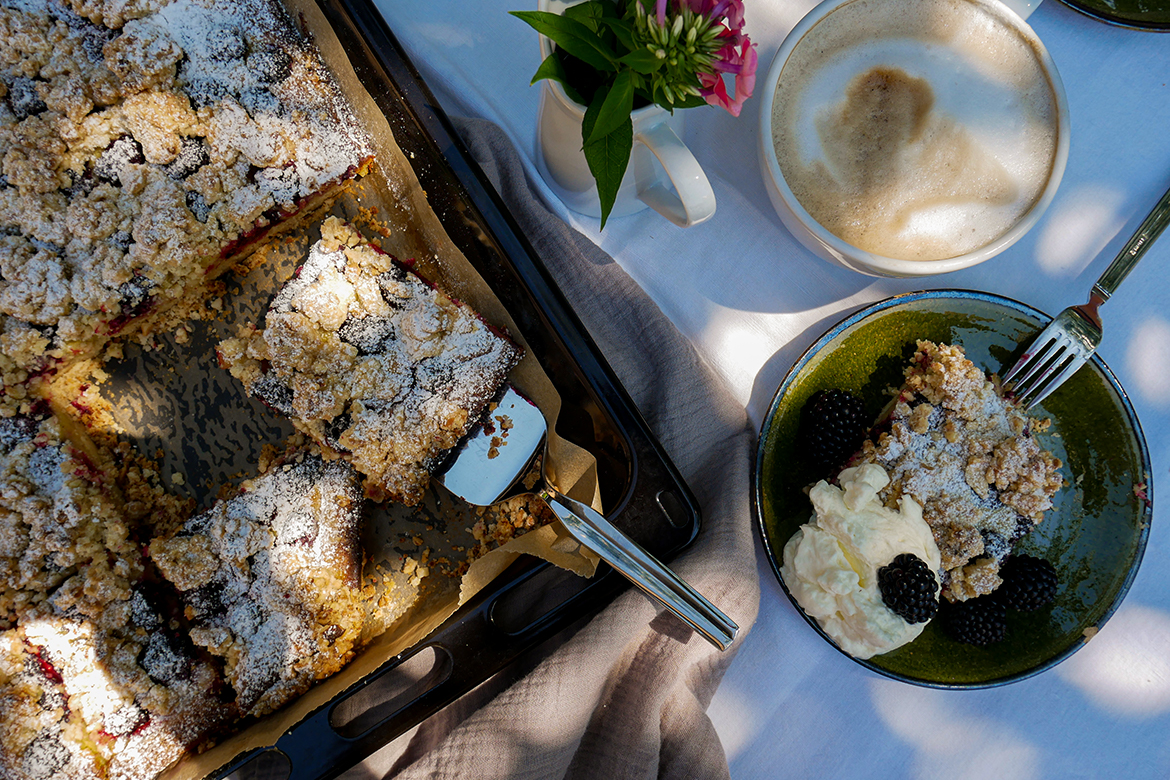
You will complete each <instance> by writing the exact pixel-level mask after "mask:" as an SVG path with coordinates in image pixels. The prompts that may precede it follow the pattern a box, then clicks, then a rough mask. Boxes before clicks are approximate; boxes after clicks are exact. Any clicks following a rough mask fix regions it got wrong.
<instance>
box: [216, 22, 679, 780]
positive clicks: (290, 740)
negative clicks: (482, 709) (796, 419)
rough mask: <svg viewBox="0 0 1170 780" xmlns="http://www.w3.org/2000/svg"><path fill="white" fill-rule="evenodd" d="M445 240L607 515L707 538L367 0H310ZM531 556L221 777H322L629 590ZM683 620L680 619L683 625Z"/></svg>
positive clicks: (668, 542) (663, 545) (660, 539)
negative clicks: (512, 337) (484, 286)
mask: <svg viewBox="0 0 1170 780" xmlns="http://www.w3.org/2000/svg"><path fill="white" fill-rule="evenodd" d="M317 3H318V5H319V6H320V8H321V10H322V11H323V12H324V15H325V17H326V19H327V20H328V21H329V23H330V25H331V26H332V28H333V30H334V32H335V33H336V34H337V37H338V38H339V40H340V41H341V42H342V45H343V47H344V48H345V50H346V54H347V55H348V57H349V59H350V62H351V64H352V65H353V68H354V70H355V72H356V73H357V75H358V78H359V79H360V80H361V82H362V83H363V85H364V86H365V88H366V89H367V91H368V92H369V93H370V94H371V95H372V96H373V98H374V100H375V102H376V103H377V105H378V107H379V108H380V109H381V110H382V112H383V113H384V114H385V116H386V118H387V120H388V122H389V124H390V127H391V130H392V131H393V133H394V137H395V140H396V141H397V143H398V145H399V146H400V147H401V148H402V150H403V152H404V153H405V155H406V157H407V159H408V160H409V162H410V164H411V166H412V168H413V169H414V172H415V175H416V176H417V177H418V180H419V182H420V184H421V185H422V188H423V190H424V191H425V192H426V193H427V196H428V200H429V201H430V204H431V207H432V208H433V209H434V211H435V213H436V214H437V215H438V218H439V220H440V222H441V223H442V225H443V227H444V228H445V230H446V231H447V233H448V235H449V236H450V237H451V239H452V241H453V242H454V243H455V244H456V246H458V247H459V248H460V250H461V251H462V252H463V253H464V254H465V255H466V256H467V258H468V260H469V261H470V262H471V264H472V265H473V266H474V267H475V269H476V270H477V271H478V272H479V273H480V274H481V275H482V276H483V278H484V280H485V281H486V282H487V283H488V285H489V286H490V287H491V288H492V290H493V291H494V292H495V293H496V295H497V296H498V297H499V298H500V300H501V301H502V302H503V304H504V305H505V306H506V307H507V309H508V311H509V313H510V314H511V315H512V318H513V320H514V322H515V323H516V326H517V327H518V329H519V330H520V331H521V333H522V335H523V337H524V339H525V340H526V341H527V343H528V345H529V346H530V348H531V349H532V352H533V353H534V355H535V356H536V357H537V358H538V359H539V361H540V363H541V365H542V366H543V367H544V369H545V372H546V373H547V374H548V376H549V378H550V379H551V380H552V382H553V384H554V385H555V386H556V389H557V390H558V392H559V393H560V396H561V399H562V402H563V403H562V409H561V412H560V416H559V419H558V422H557V432H558V433H559V434H560V435H561V436H562V437H564V438H566V439H568V440H570V441H572V442H573V443H575V444H577V445H579V446H581V447H583V448H585V449H587V450H588V451H589V452H590V453H592V454H593V456H594V457H595V458H596V459H597V464H598V481H599V485H600V490H601V498H602V502H603V505H604V506H605V507H606V510H607V517H608V518H609V519H610V520H611V521H612V522H613V523H614V524H615V525H617V526H618V527H620V528H621V529H622V530H623V531H625V532H626V533H627V534H628V535H629V536H630V537H631V538H633V539H634V540H635V541H637V542H638V543H639V544H641V545H642V546H643V547H644V548H646V549H647V550H648V551H650V552H651V553H652V554H654V555H655V556H656V557H658V558H659V559H661V560H670V559H671V558H672V557H673V556H674V555H676V554H677V553H678V552H679V551H680V550H681V549H683V548H684V547H686V546H687V545H688V544H690V542H691V541H693V540H694V538H695V536H696V535H697V534H698V531H699V524H700V515H699V509H698V506H697V504H696V502H695V500H694V497H693V495H692V494H691V492H690V490H689V488H688V487H687V485H686V483H685V482H684V481H683V479H682V477H681V475H679V473H678V472H677V470H676V469H675V467H674V466H673V465H672V464H671V462H670V459H669V458H668V456H667V455H666V453H665V452H664V451H663V449H662V447H661V445H660V444H659V443H658V441H657V439H656V438H655V437H654V435H653V433H652V432H651V431H650V429H649V427H648V426H647V424H646V422H645V421H644V419H643V418H642V416H641V415H640V414H639V412H638V410H637V408H636V407H635V405H634V404H633V402H632V401H631V399H630V397H629V396H628V394H627V393H626V392H625V390H624V389H623V388H622V386H621V384H620V382H619V381H618V379H617V377H616V375H615V374H614V372H613V370H612V369H611V368H610V366H609V365H608V364H607V363H606V361H605V359H604V357H603V356H602V355H601V353H600V351H599V350H598V348H597V346H596V344H595V343H594V342H593V340H592V339H591V338H590V337H589V335H588V333H587V332H586V330H585V328H584V326H583V325H582V323H581V322H580V320H579V319H578V318H577V316H576V315H575V314H574V313H573V311H572V308H571V307H570V306H569V304H568V303H567V301H566V300H565V298H564V296H563V294H562V293H561V291H560V290H559V289H558V287H557V285H556V283H555V282H554V281H553V279H552V278H551V277H550V275H549V273H548V271H547V270H546V269H545V267H544V265H543V264H542V263H541V261H540V258H539V257H538V256H537V255H536V253H535V251H534V250H533V248H532V246H531V245H530V244H529V242H528V241H527V240H526V239H525V237H524V235H523V234H522V232H521V231H520V229H519V228H518V227H517V225H516V222H515V221H514V219H513V218H512V216H511V215H510V214H509V212H508V209H507V207H506V206H505V205H504V204H503V202H502V201H501V199H500V197H499V195H498V194H497V193H496V191H495V190H494V188H493V187H492V185H491V184H490V182H489V181H488V179H487V177H486V176H485V175H484V173H483V171H482V170H481V169H480V168H479V166H478V165H477V164H476V163H475V162H474V160H473V159H472V158H471V155H470V154H469V153H468V151H467V149H466V147H465V146H464V144H463V143H462V142H461V141H460V140H459V137H458V135H457V133H456V132H455V131H454V129H453V127H452V125H451V123H450V121H449V119H448V118H447V116H446V115H445V114H444V112H443V110H442V108H441V107H440V106H439V105H438V103H437V101H436V100H435V98H434V96H433V95H432V94H431V92H430V90H429V89H428V88H427V86H426V84H425V83H424V82H423V80H422V78H421V76H420V75H419V73H418V71H417V70H416V69H415V67H414V66H413V65H412V64H411V63H410V61H409V59H408V58H407V56H406V54H405V52H404V51H403V49H402V47H401V46H400V45H399V43H398V41H397V40H396V39H395V37H394V35H393V33H392V32H391V31H390V29H389V28H388V27H387V26H386V24H385V21H384V20H383V18H382V16H381V14H380V13H379V12H378V11H377V9H376V8H375V7H374V6H373V5H372V4H371V3H370V2H368V0H317ZM627 586H628V583H627V582H626V580H625V579H624V578H623V577H621V576H620V575H618V574H617V573H616V572H614V571H612V570H611V569H609V568H608V567H606V566H605V565H604V564H603V565H602V567H601V568H600V569H599V571H598V574H597V575H596V576H595V577H593V578H592V579H589V580H585V579H582V578H580V577H577V576H576V575H573V574H571V573H569V572H566V571H563V570H561V569H558V568H556V567H553V566H551V565H550V564H547V563H544V562H540V561H536V560H535V559H531V558H528V557H522V558H521V559H520V560H518V561H517V562H516V563H515V564H513V565H512V566H511V567H510V568H509V569H508V570H506V571H505V572H504V573H503V574H502V575H501V576H499V577H498V578H497V579H496V580H494V581H493V582H492V583H491V584H490V585H489V586H488V587H487V588H485V589H484V590H483V591H481V592H480V593H479V594H478V595H477V596H475V597H474V598H473V599H471V600H470V601H469V602H468V603H466V604H465V605H463V607H461V608H460V609H459V610H458V611H457V612H456V613H455V614H454V615H452V616H451V617H450V618H449V619H448V620H447V621H446V622H444V623H443V625H441V626H440V627H439V628H438V629H437V630H436V631H435V632H434V633H433V634H432V635H430V636H429V637H428V638H427V639H426V640H424V641H423V642H421V643H420V644H418V645H416V646H415V647H413V648H411V649H409V650H407V651H406V652H404V653H402V654H400V655H398V656H396V657H394V658H392V659H390V660H389V661H387V662H386V663H385V664H383V665H382V666H381V667H380V668H379V669H378V670H376V671H375V672H374V673H372V674H370V675H368V676H366V677H365V678H363V679H362V680H361V681H359V682H358V683H356V684H355V685H353V686H351V687H350V688H349V689H347V690H346V691H344V692H343V693H342V694H340V695H339V696H337V697H336V698H335V699H334V700H333V701H331V702H329V703H328V704H327V705H325V706H323V707H321V708H320V709H318V710H317V711H315V712H313V713H312V714H310V715H309V716H308V717H307V718H305V719H304V720H303V721H301V722H300V723H299V724H298V725H296V726H295V727H293V728H292V729H290V730H289V731H288V732H286V733H285V734H284V735H283V736H282V737H281V738H280V739H279V740H278V741H277V743H276V744H275V745H274V746H272V747H270V748H266V749H262V750H258V751H251V752H249V753H246V754H243V755H241V756H239V757H237V759H236V760H234V761H233V762H232V763H231V764H229V765H228V766H225V767H223V768H222V769H221V770H220V771H219V772H217V773H216V775H215V776H216V777H227V776H232V777H235V778H240V779H241V780H243V779H244V778H259V777H263V778H278V777H292V778H298V779H300V778H304V779H305V780H308V779H309V778H313V779H316V780H324V779H325V778H331V777H336V776H337V775H339V774H341V773H342V772H344V771H345V770H346V769H348V768H350V767H351V766H353V765H355V764H357V763H358V762H360V761H361V760H363V759H364V758H366V757H367V756H368V755H370V754H371V753H373V752H374V751H376V750H377V749H378V748H379V747H381V746H382V745H384V744H386V743H388V742H390V741H391V740H393V739H394V738H396V737H398V736H399V735H401V734H403V733H404V732H406V731H407V730H409V729H410V728H412V727H414V726H415V725H417V724H418V723H420V722H422V721H423V720H425V719H426V718H427V717H429V716H430V715H432V714H434V713H435V712H437V711H438V710H440V709H441V708H442V707H444V706H446V705H447V704H449V703H451V702H452V701H454V700H455V699H456V698H458V697H459V696H461V695H463V694H464V693H466V692H468V691H470V690H471V689H473V688H474V687H476V686H478V685H479V684H480V683H482V682H484V681H485V680H487V679H488V678H490V677H491V676H493V675H494V674H496V673H497V672H499V671H501V670H503V669H504V668H506V667H507V666H508V665H509V664H510V663H512V662H513V661H515V660H516V659H517V658H518V656H520V655H521V654H522V653H524V652H525V651H527V650H530V649H532V648H534V647H535V646H536V645H538V644H539V643H541V642H543V641H545V640H547V639H550V638H552V637H553V636H554V635H555V634H557V633H558V632H559V631H561V630H562V629H564V628H566V627H567V626H569V625H570V624H572V623H573V622H575V621H578V620H580V619H582V618H586V617H588V616H590V615H592V614H594V613H596V612H597V611H599V610H600V609H602V608H603V607H604V606H605V605H606V604H608V603H609V602H610V601H612V600H613V599H614V597H615V596H617V595H618V594H619V593H621V592H622V591H623V590H625V589H626V587H627ZM681 625H682V624H681V623H680V626H681Z"/></svg>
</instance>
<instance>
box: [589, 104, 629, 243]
mask: <svg viewBox="0 0 1170 780" xmlns="http://www.w3.org/2000/svg"><path fill="white" fill-rule="evenodd" d="M606 92H607V91H606V90H604V89H602V90H599V91H598V94H597V96H596V97H594V98H593V102H592V103H590V104H589V108H587V109H586V110H585V119H584V121H583V122H582V123H581V137H582V138H583V139H585V138H589V137H590V136H592V135H593V130H594V128H595V127H596V124H597V118H598V116H599V115H600V113H601V107H602V105H603V104H604V102H605V98H606V96H607V95H606ZM633 149H634V123H633V121H631V120H630V117H629V114H626V117H625V121H624V122H622V123H621V125H620V126H619V127H618V128H617V129H615V130H614V131H613V132H611V133H609V134H607V135H603V136H600V137H598V138H597V139H596V140H593V141H590V142H588V143H586V144H585V146H584V152H585V161H586V162H587V163H588V164H589V172H590V173H592V174H593V179H594V180H595V181H596V182H597V194H598V196H599V197H600V199H601V229H602V230H604V229H605V221H606V220H607V219H608V218H609V213H610V212H611V211H613V204H614V202H615V201H617V194H618V190H619V189H620V188H621V184H622V177H623V176H625V175H626V168H627V167H628V166H629V164H630V153H631V152H632V151H633Z"/></svg>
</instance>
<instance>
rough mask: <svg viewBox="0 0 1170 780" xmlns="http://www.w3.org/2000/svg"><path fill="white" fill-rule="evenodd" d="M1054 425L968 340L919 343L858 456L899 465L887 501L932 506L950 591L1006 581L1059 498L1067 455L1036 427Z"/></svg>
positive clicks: (951, 594) (952, 595) (980, 590)
mask: <svg viewBox="0 0 1170 780" xmlns="http://www.w3.org/2000/svg"><path fill="white" fill-rule="evenodd" d="M1048 425H1049V421H1048V420H1037V419H1033V418H1030V417H1028V416H1027V415H1025V414H1024V413H1023V411H1022V410H1020V409H1019V407H1018V406H1017V405H1016V404H1015V403H1014V402H1013V401H1012V400H1011V398H1010V397H1007V396H1005V394H1004V392H1003V390H1002V388H1001V387H1000V385H999V382H998V379H997V378H996V377H994V376H993V377H992V378H991V379H989V378H988V377H987V375H986V374H984V372H983V371H982V369H980V368H979V367H978V366H976V365H975V364H974V363H972V362H971V361H970V360H968V359H967V357H966V356H965V354H964V352H963V349H962V348H961V347H958V346H951V345H946V344H934V343H932V342H929V341H919V342H918V344H917V351H916V352H915V354H914V358H913V360H912V363H911V365H910V367H908V368H907V369H906V371H905V383H904V384H903V385H902V387H901V389H900V390H899V392H898V395H897V397H896V398H895V399H894V400H893V401H892V403H891V406H890V407H889V410H888V412H887V414H885V415H884V416H883V420H882V421H881V422H880V423H879V425H878V427H877V428H876V429H875V432H874V433H871V434H870V436H869V438H868V439H867V440H866V441H865V442H864V444H863V445H862V450H861V452H860V453H859V454H858V455H856V456H854V458H853V459H852V461H851V465H857V464H859V463H877V464H878V465H880V466H882V467H883V468H885V469H886V471H887V472H889V475H890V484H889V486H887V487H886V488H885V489H884V490H883V491H882V494H881V495H882V499H883V501H884V502H885V504H886V505H887V506H894V505H896V502H897V500H898V498H899V497H901V496H902V495H910V496H912V497H913V498H914V499H915V500H916V501H917V502H918V503H919V504H920V505H921V506H922V510H923V517H924V518H925V520H926V522H927V523H928V524H929V525H930V527H931V530H932V531H933V533H934V537H935V540H936V541H937V542H938V546H939V550H940V552H941V554H942V568H943V572H942V584H943V591H942V593H943V595H944V596H945V597H946V598H948V599H949V600H951V601H965V600H966V599H969V598H974V597H976V596H979V595H982V594H985V593H990V592H991V591H993V590H995V589H996V588H997V587H999V585H1000V583H1001V582H1002V580H1001V579H1000V577H999V565H1000V562H1001V561H1003V560H1004V558H1006V557H1007V555H1008V554H1009V553H1010V552H1011V549H1012V546H1013V545H1014V544H1015V543H1016V542H1017V541H1018V540H1019V539H1021V538H1022V537H1023V536H1024V535H1025V534H1027V533H1028V532H1029V531H1031V530H1032V528H1033V527H1034V526H1035V525H1036V524H1038V523H1040V522H1041V520H1043V518H1044V513H1045V512H1046V511H1047V510H1048V509H1050V508H1051V507H1052V497H1053V496H1054V495H1055V494H1056V491H1057V490H1059V489H1060V488H1061V486H1062V485H1063V478H1062V477H1061V474H1060V471H1059V469H1060V467H1061V462H1060V460H1059V459H1057V458H1056V457H1054V456H1053V455H1052V453H1050V452H1048V451H1046V450H1044V449H1042V448H1041V447H1040V445H1039V443H1038V442H1037V441H1036V438H1035V436H1034V435H1033V434H1034V433H1035V432H1036V431H1041V430H1043V429H1045V428H1047V427H1048Z"/></svg>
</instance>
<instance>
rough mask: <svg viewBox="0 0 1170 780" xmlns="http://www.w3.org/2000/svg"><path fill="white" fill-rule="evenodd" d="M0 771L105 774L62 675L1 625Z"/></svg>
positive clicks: (89, 779) (88, 779) (39, 778)
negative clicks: (71, 703)
mask: <svg viewBox="0 0 1170 780" xmlns="http://www.w3.org/2000/svg"><path fill="white" fill-rule="evenodd" d="M0 777H5V778H10V777H11V778H29V779H30V780H49V778H56V777H61V778H66V777H67V778H71V779H72V778H76V780H100V778H103V777H105V775H104V774H103V772H102V766H101V763H100V759H99V757H98V756H97V754H96V751H95V750H94V744H93V742H92V740H91V739H90V737H89V735H88V732H87V731H86V729H85V726H84V724H83V723H82V722H81V720H80V718H75V717H71V712H70V710H69V698H68V694H67V692H66V690H65V686H64V685H63V684H62V680H61V676H60V675H59V674H57V672H56V670H55V669H53V667H52V666H50V665H49V664H48V663H46V662H45V661H43V660H42V659H41V658H40V657H39V656H38V655H37V654H36V653H35V652H34V651H33V650H32V648H31V647H30V646H29V645H28V643H27V642H26V641H25V638H24V632H23V631H21V630H20V629H16V628H12V629H7V630H5V631H0Z"/></svg>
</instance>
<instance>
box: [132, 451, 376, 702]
mask: <svg viewBox="0 0 1170 780" xmlns="http://www.w3.org/2000/svg"><path fill="white" fill-rule="evenodd" d="M361 504H362V494H361V485H360V482H359V479H358V476H357V474H356V472H354V470H353V467H351V466H350V465H349V464H348V463H346V462H345V461H340V460H335V461H328V462H327V461H324V460H322V459H321V458H320V457H317V456H315V455H306V454H301V455H299V456H295V457H294V459H293V460H292V461H291V462H284V463H280V462H277V463H276V464H275V465H273V466H271V467H270V468H269V469H268V471H267V472H266V473H264V474H261V475H260V476H258V477H255V478H253V479H251V480H248V481H246V482H245V483H244V484H243V485H242V486H241V488H240V492H239V494H238V495H236V496H234V497H233V498H230V499H228V500H226V501H220V502H218V503H217V504H216V505H215V506H213V507H212V508H211V509H209V510H208V511H206V512H204V513H202V514H199V515H197V516H195V517H193V518H191V519H190V520H189V521H188V522H187V523H186V524H185V525H184V526H183V527H182V528H181V529H180V530H179V532H178V533H177V534H175V535H174V536H173V537H171V538H169V539H155V540H154V541H152V542H151V544H150V558H151V560H153V561H154V563H155V565H156V566H157V567H158V569H159V571H160V572H161V573H162V575H163V576H164V577H165V578H166V579H167V580H168V581H169V582H170V583H171V584H173V585H174V586H175V587H176V588H178V590H179V591H181V598H182V601H183V604H184V605H185V613H186V615H185V616H186V619H187V621H189V623H190V632H189V633H190V637H191V639H192V641H194V642H195V644H196V645H199V646H201V647H203V648H205V649H206V650H207V651H209V652H210V653H212V654H213V655H216V656H220V657H222V658H223V659H224V665H225V675H226V677H227V680H228V682H229V683H230V684H231V686H232V688H234V689H235V703H236V706H237V707H238V708H239V710H240V712H241V713H242V714H245V715H263V714H265V713H268V712H271V711H273V710H275V709H277V708H278V707H280V706H281V705H282V704H284V703H285V702H287V701H289V700H290V699H292V698H293V697H296V696H299V695H300V694H302V693H304V692H305V691H306V690H308V688H309V686H310V685H312V683H313V682H315V681H316V680H319V679H321V678H324V677H327V676H328V675H331V674H333V673H334V672H337V671H338V670H339V669H341V668H342V667H343V666H344V665H345V664H346V662H348V661H349V660H350V658H351V657H352V656H353V653H354V651H355V650H356V649H357V646H358V643H359V641H360V640H361V638H362V628H363V623H364V620H365V614H366V604H365V595H366V594H364V593H363V589H362V552H361V544H360V538H359V533H360V527H361V521H362V511H361Z"/></svg>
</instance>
